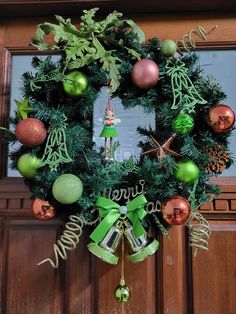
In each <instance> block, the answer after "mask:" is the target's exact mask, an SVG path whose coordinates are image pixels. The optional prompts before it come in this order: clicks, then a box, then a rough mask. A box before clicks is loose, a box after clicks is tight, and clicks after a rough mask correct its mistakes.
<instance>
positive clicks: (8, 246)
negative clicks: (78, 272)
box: [1, 219, 63, 314]
mask: <svg viewBox="0 0 236 314" xmlns="http://www.w3.org/2000/svg"><path fill="white" fill-rule="evenodd" d="M59 225H60V224H59V222H58V221H56V220H54V221H53V222H50V223H46V224H45V223H43V222H40V221H35V219H33V220H28V219H4V220H2V222H1V230H2V233H3V235H4V236H3V240H2V243H3V246H2V255H1V264H2V265H3V267H2V276H1V277H2V280H1V282H2V298H1V304H2V313H9V314H19V313H45V314H51V313H62V302H63V298H62V297H61V294H62V292H63V289H62V284H63V282H62V276H61V273H60V271H58V272H55V271H54V270H53V269H52V268H48V267H39V266H38V265H37V263H38V262H39V259H40V258H42V257H45V256H48V255H50V254H51V247H52V245H53V243H54V242H55V241H56V237H57V230H58V228H59Z"/></svg>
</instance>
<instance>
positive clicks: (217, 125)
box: [208, 104, 235, 133]
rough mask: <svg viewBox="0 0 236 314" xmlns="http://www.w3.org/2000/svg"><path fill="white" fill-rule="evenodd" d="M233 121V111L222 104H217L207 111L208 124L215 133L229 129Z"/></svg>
mask: <svg viewBox="0 0 236 314" xmlns="http://www.w3.org/2000/svg"><path fill="white" fill-rule="evenodd" d="M234 122H235V114H234V111H233V110H232V109H231V108H230V107H229V106H228V105H224V104H217V105H215V106H214V107H212V108H211V109H210V111H209V118H208V124H209V125H210V126H211V127H212V128H213V130H214V131H215V132H216V133H223V132H228V131H230V130H231V129H232V128H233V126H234Z"/></svg>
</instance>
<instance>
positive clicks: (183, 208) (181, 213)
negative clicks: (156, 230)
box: [161, 195, 190, 225]
mask: <svg viewBox="0 0 236 314" xmlns="http://www.w3.org/2000/svg"><path fill="white" fill-rule="evenodd" d="M161 210H162V213H163V217H164V219H165V220H166V222H168V224H170V225H182V224H183V223H185V222H186V220H187V219H188V217H189V214H190V204H189V202H188V200H187V199H186V198H184V197H182V196H179V195H176V196H173V197H171V198H169V199H168V200H166V201H165V202H164V203H163V204H162V206H161Z"/></svg>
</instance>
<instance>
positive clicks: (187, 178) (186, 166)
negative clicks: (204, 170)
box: [175, 160, 200, 183]
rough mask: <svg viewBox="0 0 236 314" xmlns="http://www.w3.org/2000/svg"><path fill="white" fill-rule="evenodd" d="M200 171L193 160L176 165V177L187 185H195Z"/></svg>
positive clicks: (182, 161)
mask: <svg viewBox="0 0 236 314" xmlns="http://www.w3.org/2000/svg"><path fill="white" fill-rule="evenodd" d="M199 173H200V170H199V168H198V166H197V165H195V163H194V162H193V161H192V160H181V161H179V162H178V163H177V164H176V171H175V177H176V179H178V180H180V181H182V182H185V183H194V181H195V180H197V178H198V177H199Z"/></svg>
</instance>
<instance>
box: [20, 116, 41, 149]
mask: <svg viewBox="0 0 236 314" xmlns="http://www.w3.org/2000/svg"><path fill="white" fill-rule="evenodd" d="M46 136H47V130H46V128H45V125H44V124H43V122H41V121H40V120H38V119H35V118H27V119H23V120H21V121H20V122H19V123H18V124H17V126H16V138H17V140H18V141H19V142H21V144H23V145H24V146H26V147H34V146H37V145H40V144H42V143H43V142H44V140H45V138H46Z"/></svg>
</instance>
